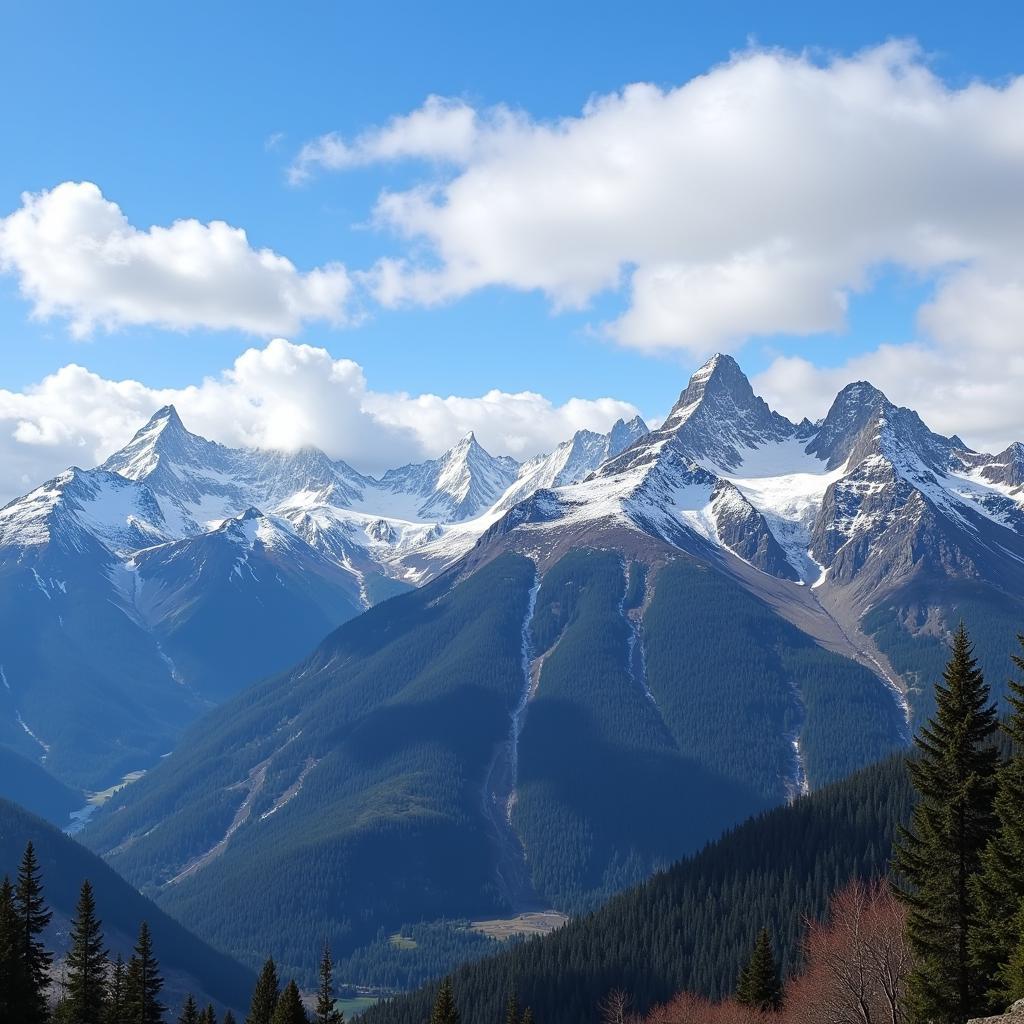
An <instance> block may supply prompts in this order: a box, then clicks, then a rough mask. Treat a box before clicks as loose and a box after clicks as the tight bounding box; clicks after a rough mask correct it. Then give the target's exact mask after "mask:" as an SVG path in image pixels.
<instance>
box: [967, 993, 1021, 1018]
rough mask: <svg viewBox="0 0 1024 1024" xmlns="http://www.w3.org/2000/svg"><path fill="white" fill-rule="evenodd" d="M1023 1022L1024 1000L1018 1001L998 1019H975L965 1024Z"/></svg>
mask: <svg viewBox="0 0 1024 1024" xmlns="http://www.w3.org/2000/svg"><path fill="white" fill-rule="evenodd" d="M1022 1022H1024V999H1018V1000H1017V1002H1015V1003H1014V1004H1013V1006H1011V1007H1009V1008H1008V1009H1007V1011H1006V1013H1004V1014H1000V1015H999V1016H998V1017H977V1018H975V1019H974V1020H971V1021H968V1022H967V1024H1022Z"/></svg>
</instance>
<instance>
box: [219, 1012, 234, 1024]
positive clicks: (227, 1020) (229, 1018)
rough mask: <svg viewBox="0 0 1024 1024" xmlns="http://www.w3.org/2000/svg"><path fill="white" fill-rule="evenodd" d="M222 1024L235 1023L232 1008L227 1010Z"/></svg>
mask: <svg viewBox="0 0 1024 1024" xmlns="http://www.w3.org/2000/svg"><path fill="white" fill-rule="evenodd" d="M221 1024H235V1015H234V1014H233V1013H232V1012H231V1011H230V1010H225V1011H224V1019H223V1020H222V1021H221Z"/></svg>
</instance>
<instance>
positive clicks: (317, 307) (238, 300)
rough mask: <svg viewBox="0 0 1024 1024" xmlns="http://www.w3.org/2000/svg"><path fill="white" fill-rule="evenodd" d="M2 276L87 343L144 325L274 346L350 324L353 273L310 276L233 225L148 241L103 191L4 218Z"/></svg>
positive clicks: (51, 200)
mask: <svg viewBox="0 0 1024 1024" xmlns="http://www.w3.org/2000/svg"><path fill="white" fill-rule="evenodd" d="M0 271H5V272H7V273H10V274H14V275H16V276H17V278H18V281H19V285H20V288H21V292H22V294H23V295H24V296H25V297H26V298H27V299H28V300H29V301H30V302H31V303H32V305H33V313H34V315H35V316H36V317H39V318H48V317H64V318H66V319H67V320H68V321H69V322H70V326H71V331H72V333H73V334H74V335H76V336H78V337H85V336H87V335H89V334H90V333H92V332H93V331H94V330H95V329H96V328H97V327H100V328H104V329H108V330H110V329H115V328H118V327H124V326H130V325H139V324H154V325H159V326H162V327H169V328H175V329H189V328H196V327H205V328H210V329H213V330H222V329H226V328H236V329H239V330H242V331H247V332H250V333H252V334H255V335H260V336H265V337H269V336H271V335H273V334H277V333H284V332H294V331H297V330H298V329H299V328H300V327H301V326H302V325H303V324H304V323H306V322H308V321H326V322H328V323H331V324H334V325H340V324H343V323H345V322H346V321H347V320H348V319H349V316H350V314H349V310H348V305H349V300H350V298H351V295H352V281H351V279H350V277H349V274H348V272H347V271H346V270H345V268H344V267H343V266H342V265H341V264H337V263H332V264H328V265H326V266H323V267H318V268H316V269H314V270H311V271H309V272H307V273H301V272H300V271H298V270H297V269H296V267H295V265H294V264H293V263H292V262H291V261H290V260H288V259H286V258H285V257H284V256H281V255H279V254H278V253H275V252H272V251H271V250H270V249H254V248H253V247H252V246H251V245H250V244H249V240H248V238H247V237H246V233H245V231H244V230H242V229H241V228H236V227H232V226H231V225H229V224H226V223H224V222H223V221H211V222H210V223H208V224H203V223H201V222H200V221H197V220H178V221H175V222H174V223H173V224H171V225H170V226H169V227H161V226H153V227H150V228H147V229H144V230H143V229H140V228H137V227H135V226H133V225H132V224H130V223H129V222H128V219H127V217H126V216H125V215H124V213H123V211H122V210H121V208H120V207H119V206H118V205H117V204H116V203H114V202H111V201H110V200H109V199H107V198H105V197H104V195H103V193H102V192H101V191H100V189H99V188H98V187H97V186H96V185H94V184H92V183H91V182H70V181H67V182H64V183H63V184H60V185H58V186H56V187H55V188H53V189H50V190H48V191H42V192H38V193H28V192H26V193H25V194H24V195H23V196H22V203H21V206H20V207H19V208H18V209H17V210H15V211H14V212H13V213H11V214H9V215H8V216H7V217H4V218H2V219H0Z"/></svg>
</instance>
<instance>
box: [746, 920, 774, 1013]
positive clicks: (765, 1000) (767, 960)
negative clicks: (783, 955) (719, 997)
mask: <svg viewBox="0 0 1024 1024" xmlns="http://www.w3.org/2000/svg"><path fill="white" fill-rule="evenodd" d="M736 1002H738V1003H739V1004H740V1005H741V1006H749V1007H751V1008H752V1009H755V1010H760V1011H762V1012H769V1011H774V1010H778V1009H779V1007H780V1006H781V1005H782V981H781V979H780V977H779V965H778V964H777V963H776V962H775V950H774V949H773V948H772V937H771V935H769V933H768V929H767V928H762V929H761V931H760V933H759V934H758V936H757V942H755V943H754V951H753V953H751V955H750V960H749V962H748V963H747V965H746V967H744V968H743V970H741V971H740V977H739V983H738V984H737V986H736Z"/></svg>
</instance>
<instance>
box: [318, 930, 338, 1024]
mask: <svg viewBox="0 0 1024 1024" xmlns="http://www.w3.org/2000/svg"><path fill="white" fill-rule="evenodd" d="M335 1002H336V1001H335V998H334V961H333V960H332V959H331V947H330V946H329V945H328V944H327V943H326V942H325V943H324V951H323V954H322V955H321V957H320V987H319V989H317V994H316V1024H345V1015H344V1014H343V1013H342V1012H341V1011H340V1010H338V1009H337V1008H336V1007H335Z"/></svg>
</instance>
